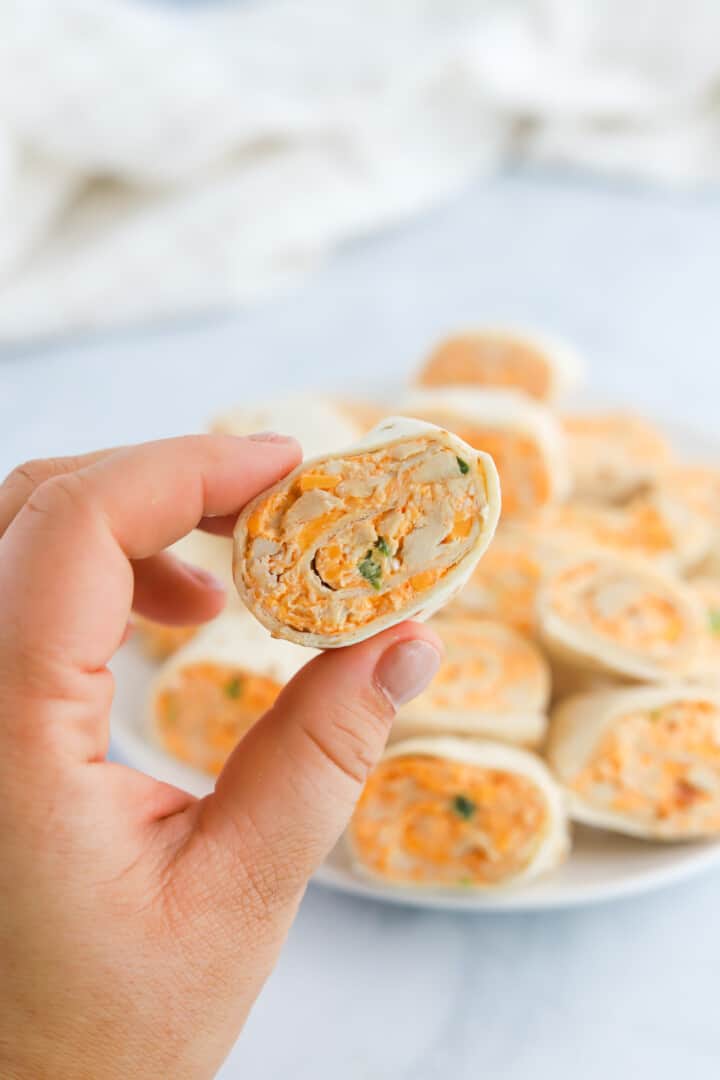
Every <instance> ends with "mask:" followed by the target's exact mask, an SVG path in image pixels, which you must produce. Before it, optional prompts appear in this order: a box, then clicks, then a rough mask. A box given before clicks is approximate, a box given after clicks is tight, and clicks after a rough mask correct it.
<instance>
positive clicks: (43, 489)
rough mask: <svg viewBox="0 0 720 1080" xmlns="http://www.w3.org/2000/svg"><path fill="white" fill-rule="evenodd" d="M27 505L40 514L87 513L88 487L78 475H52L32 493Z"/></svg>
mask: <svg viewBox="0 0 720 1080" xmlns="http://www.w3.org/2000/svg"><path fill="white" fill-rule="evenodd" d="M25 505H26V507H27V508H28V510H30V511H31V512H33V513H39V514H53V513H67V512H71V513H74V514H77V513H78V512H86V511H87V510H88V508H89V506H88V494H87V490H86V485H85V483H84V481H83V480H82V478H81V477H80V476H79V475H78V474H77V473H60V474H55V475H51V476H50V477H49V478H47V479H45V480H43V481H42V483H40V484H39V485H38V486H37V487H36V488H35V489H34V490H33V491H32V492H31V493H30V496H29V497H28V500H27V502H26V504H25Z"/></svg>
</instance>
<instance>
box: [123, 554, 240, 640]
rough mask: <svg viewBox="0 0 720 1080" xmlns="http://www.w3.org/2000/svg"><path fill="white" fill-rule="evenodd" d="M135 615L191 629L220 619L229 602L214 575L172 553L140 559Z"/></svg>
mask: <svg viewBox="0 0 720 1080" xmlns="http://www.w3.org/2000/svg"><path fill="white" fill-rule="evenodd" d="M133 573H134V576H135V583H134V590H133V601H132V606H133V611H136V612H137V613H138V614H139V615H144V616H145V617H146V618H147V619H154V620H155V622H162V623H166V624H167V625H168V626H190V625H194V624H195V623H202V622H207V621H208V619H214V618H215V616H216V615H218V614H219V613H220V612H221V611H222V609H223V607H224V606H225V601H226V599H227V594H226V591H225V586H224V585H223V583H222V582H221V581H219V580H218V579H217V578H216V577H215V576H214V575H213V574H209V573H208V572H207V570H201V569H200V567H197V566H190V565H189V564H188V563H185V562H182V561H181V560H180V559H178V558H176V557H175V556H174V555H170V554H169V553H168V552H162V553H161V554H160V555H151V556H150V557H149V558H147V559H136V560H135V562H134V563H133Z"/></svg>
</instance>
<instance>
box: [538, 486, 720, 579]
mask: <svg viewBox="0 0 720 1080" xmlns="http://www.w3.org/2000/svg"><path fill="white" fill-rule="evenodd" d="M532 527H533V530H534V532H535V535H536V537H537V538H538V539H539V540H544V542H545V544H546V545H548V546H554V547H555V548H556V549H557V551H558V553H561V552H562V551H563V550H564V551H570V552H573V553H574V552H577V551H583V552H592V551H597V552H605V553H607V554H612V555H616V556H618V557H622V558H635V559H639V560H641V561H642V562H643V563H650V564H652V565H654V566H656V567H658V568H659V569H666V570H670V571H685V570H687V569H690V568H692V567H694V566H696V565H698V564H699V563H700V562H701V560H702V559H703V558H704V557H705V555H706V554H707V551H708V548H709V545H710V542H711V537H712V532H711V529H710V526H709V525H708V523H707V522H706V521H705V520H703V518H702V517H700V515H699V514H697V513H696V512H695V511H693V510H692V509H691V508H690V507H689V506H688V505H687V503H686V502H685V501H683V500H681V499H679V498H675V497H672V496H669V495H666V494H664V493H660V492H656V493H652V494H649V495H642V496H638V497H637V498H635V499H632V500H630V501H629V502H627V503H626V504H624V505H623V506H604V505H601V504H600V503H592V502H584V501H582V500H572V501H570V502H567V503H564V504H563V505H558V506H550V507H548V508H547V509H545V510H544V511H542V512H541V513H539V514H537V515H536V516H535V518H534V519H533V521H532Z"/></svg>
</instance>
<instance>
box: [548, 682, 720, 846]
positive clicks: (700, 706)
mask: <svg viewBox="0 0 720 1080" xmlns="http://www.w3.org/2000/svg"><path fill="white" fill-rule="evenodd" d="M548 758H549V761H550V764H551V766H552V768H553V770H554V771H555V773H556V775H557V777H558V779H559V780H560V782H561V783H562V785H563V787H564V788H565V790H566V792H567V795H568V797H569V806H570V813H571V816H572V817H573V818H574V819H575V820H577V821H580V822H583V823H585V824H588V825H595V826H599V827H601V828H607V829H611V830H613V831H616V832H621V833H628V834H630V835H631V836H642V837H645V838H647V839H655V840H690V839H694V838H698V837H704V836H717V835H719V834H720V691H718V690H717V688H716V689H714V690H711V689H708V688H699V687H693V686H689V685H675V686H665V687H661V686H653V687H640V688H635V689H632V690H615V691H606V692H602V693H596V694H587V695H581V696H579V697H574V698H569V699H568V700H567V701H565V702H563V703H562V704H561V705H560V706H559V707H558V708H557V709H556V711H555V712H554V714H553V718H552V727H551V735H550V742H549V747H548Z"/></svg>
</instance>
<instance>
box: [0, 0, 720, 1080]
mask: <svg viewBox="0 0 720 1080" xmlns="http://www.w3.org/2000/svg"><path fill="white" fill-rule="evenodd" d="M719 181H720V7H718V5H717V3H716V2H714V0H685V2H684V3H680V2H679V0H635V2H634V3H627V2H626V0H415V2H413V0H392V2H387V0H386V2H382V0H295V2H292V0H245V2H238V3H219V2H216V3H213V2H204V3H203V2H200V0H195V2H187V0H186V2H185V3H180V2H179V0H177V2H175V3H172V2H171V0H165V2H160V0H157V2H154V3H153V2H151V0H146V2H142V0H44V2H43V0H2V2H1V3H0V432H1V434H0V469H2V471H3V472H7V471H9V469H10V468H11V467H12V466H13V465H14V464H15V463H17V462H18V461H20V460H23V459H27V458H31V457H37V456H43V455H46V454H54V453H63V452H68V451H79V450H84V449H89V448H91V447H95V446H98V445H108V444H112V443H116V442H125V441H132V440H136V439H143V438H149V437H154V436H158V435H166V434H173V433H177V432H181V431H188V430H198V429H201V428H202V427H203V426H204V424H205V422H206V421H207V419H208V417H209V416H210V415H212V413H213V412H217V411H220V410H222V409H223V408H225V407H227V406H228V405H232V404H235V403H238V402H242V401H243V400H252V399H253V398H263V397H268V396H270V395H271V394H278V393H283V394H287V393H290V392H292V391H294V390H304V391H307V390H313V389H318V390H319V389H323V390H328V389H331V390H332V391H333V392H338V393H346V392H348V393H350V392H352V393H358V394H359V395H361V396H366V395H367V394H370V395H372V394H373V393H382V392H384V391H386V390H387V388H388V387H392V386H395V385H399V384H401V383H402V382H403V380H405V379H406V378H407V376H408V375H409V374H410V373H411V372H412V371H413V370H414V369H415V368H416V367H417V365H418V363H419V361H420V360H421V359H422V357H423V356H424V354H425V353H426V352H427V351H428V349H429V348H430V346H431V345H432V344H433V342H434V341H435V339H437V338H438V337H440V336H442V335H443V334H444V333H446V332H447V331H449V330H452V329H454V328H456V327H458V326H465V325H468V324H470V325H472V324H473V323H485V322H502V323H509V324H513V325H518V326H521V327H530V328H537V329H540V330H545V331H550V332H554V333H557V334H559V335H560V336H561V337H564V338H567V339H568V340H569V341H571V342H573V343H574V344H575V345H576V347H577V348H578V349H579V351H580V352H582V353H583V354H584V355H585V356H586V357H587V359H588V362H589V367H590V387H589V390H588V391H587V393H586V396H587V397H588V398H589V400H590V401H591V402H593V401H595V400H602V401H605V400H610V401H613V402H615V403H623V404H628V405H631V406H634V407H636V408H638V409H640V410H642V411H644V412H646V413H648V414H650V415H656V416H657V417H659V418H661V419H666V420H667V419H669V420H673V421H676V422H679V423H682V424H684V425H686V426H693V427H696V428H698V429H701V430H706V431H707V432H708V433H709V434H711V435H712V433H713V432H714V429H715V427H716V424H717V418H716V413H717V403H718V400H719V399H720V305H719V304H718V299H717V293H718V282H719V281H720V242H719V241H720V188H719V186H718V183H719ZM719 900H720V891H719V886H718V880H717V875H715V877H714V879H713V876H712V875H710V876H709V877H708V878H707V879H703V880H702V881H698V882H696V883H691V884H688V885H685V886H683V887H682V888H677V889H676V890H675V891H674V892H671V893H669V894H667V895H661V896H657V897H649V898H645V899H642V900H634V901H624V902H623V903H621V904H619V905H617V906H614V907H612V908H597V909H587V910H583V911H578V912H573V913H566V914H563V913H562V912H560V913H554V914H537V915H524V916H523V915H514V916H511V915H507V916H484V917H483V916H480V917H478V918H472V917H466V916H460V915H440V914H432V913H423V912H420V911H416V912H412V913H409V912H406V911H402V910H394V909H384V908H381V907H380V906H379V905H373V904H365V903H361V902H359V901H353V900H349V899H343V898H340V897H335V896H333V895H330V894H325V893H321V892H319V891H317V890H314V889H311V891H310V894H309V897H308V899H307V901H306V903H305V905H304V906H303V910H302V913H301V916H300V920H299V923H298V924H297V926H296V928H295V930H294V932H293V936H292V938H291V942H290V947H289V949H288V951H287V952H286V953H285V954H284V956H283V959H282V961H281V965H280V969H279V971H278V974H277V976H276V978H275V979H274V980H273V981H272V982H271V984H270V986H269V988H268V991H267V993H266V995H265V996H264V997H263V999H262V1000H261V1002H260V1004H259V1006H258V1009H257V1010H256V1012H255V1014H254V1016H253V1018H252V1020H251V1023H250V1025H249V1028H248V1032H247V1033H246V1036H245V1038H244V1040H243V1041H241V1043H240V1044H239V1045H238V1048H237V1049H236V1052H235V1054H234V1056H233V1058H232V1060H231V1061H230V1063H229V1064H228V1066H227V1067H226V1072H225V1073H223V1075H224V1076H227V1077H234V1076H236V1075H238V1076H239V1075H244V1076H252V1077H253V1078H254V1080H274V1078H276V1077H278V1076H281V1075H283V1076H284V1075H289V1076H292V1077H293V1080H310V1078H312V1080H317V1078H319V1077H320V1078H324V1077H331V1076H332V1077H337V1076H340V1077H342V1080H369V1078H373V1080H375V1078H377V1080H389V1078H393V1080H394V1078H401V1080H406V1078H407V1080H417V1078H420V1080H435V1078H439V1077H441V1076H442V1077H445V1076H447V1075H448V1074H449V1072H450V1071H451V1072H452V1075H453V1077H454V1078H455V1080H465V1078H466V1077H467V1078H468V1080H469V1078H470V1077H471V1076H472V1077H475V1076H477V1075H478V1070H482V1072H483V1074H484V1075H488V1076H502V1077H503V1078H504V1080H526V1078H532V1080H536V1078H538V1077H545V1076H548V1077H549V1076H551V1075H552V1076H553V1077H560V1078H564V1077H568V1078H569V1077H571V1076H576V1075H579V1074H580V1073H581V1074H582V1076H583V1080H593V1078H595V1077H598V1078H600V1077H603V1078H604V1077H605V1076H607V1073H608V1070H610V1069H613V1071H614V1073H615V1074H616V1075H618V1076H620V1077H625V1076H628V1077H629V1076H631V1075H632V1076H638V1075H640V1076H642V1075H646V1074H647V1075H649V1074H650V1072H651V1071H652V1073H653V1075H654V1076H655V1077H660V1078H661V1080H662V1078H664V1077H668V1078H669V1077H671V1076H672V1077H673V1078H674V1077H675V1076H676V1075H677V1073H678V1070H680V1069H682V1070H683V1072H684V1075H686V1076H688V1077H698V1078H704V1077H709V1076H711V1075H714V1069H715V1068H716V1066H717V1058H718V1053H719V1052H720V1045H719V1044H718V1036H717V1030H716V1023H715V1014H714V1004H713V1003H714V992H713V988H712V984H711V983H710V981H709V980H710V978H711V977H712V972H711V971H708V964H707V952H708V942H707V938H706V936H705V935H706V934H707V933H708V928H709V927H711V926H713V925H714V922H715V916H716V911H717V904H718V901H719ZM716 936H717V935H716ZM717 943H718V944H720V938H718V940H717Z"/></svg>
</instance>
